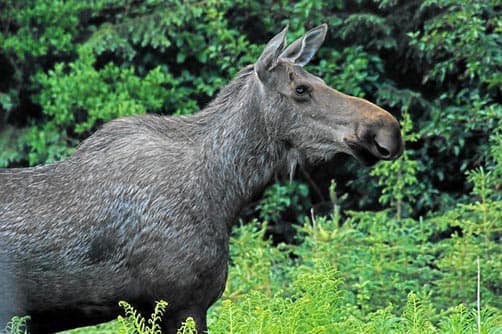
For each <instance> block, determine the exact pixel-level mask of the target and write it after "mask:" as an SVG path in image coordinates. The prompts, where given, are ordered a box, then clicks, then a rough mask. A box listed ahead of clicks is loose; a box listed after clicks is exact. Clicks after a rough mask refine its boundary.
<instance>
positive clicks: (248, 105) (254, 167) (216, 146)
mask: <svg viewBox="0 0 502 334" xmlns="http://www.w3.org/2000/svg"><path fill="white" fill-rule="evenodd" d="M263 94H264V91H263V89H262V87H261V83H260V82H259V81H258V78H257V76H256V74H255V72H254V70H253V68H252V67H248V68H245V69H244V70H243V71H241V73H239V75H238V76H237V78H236V79H235V80H234V81H232V82H231V83H230V84H229V85H228V86H226V87H225V88H224V89H223V90H222V92H221V93H220V94H219V95H218V97H217V98H216V99H215V100H214V101H213V102H212V103H211V104H210V105H209V106H208V107H207V108H206V109H205V110H204V111H203V112H201V116H202V115H204V114H205V115H206V116H209V118H210V121H208V122H207V126H206V133H205V136H204V140H203V147H202V149H203V152H202V154H203V156H204V163H205V172H204V173H205V175H204V180H207V182H208V184H207V186H205V189H204V190H205V194H206V195H207V196H209V197H210V198H209V201H210V202H212V203H213V204H212V205H211V206H213V208H214V209H217V210H218V211H219V212H220V213H222V214H225V216H226V218H227V219H228V220H233V219H234V218H235V216H236V215H237V214H238V213H239V211H240V209H241V208H242V206H243V205H244V204H245V203H246V202H247V201H249V200H250V199H251V198H252V197H253V196H254V195H255V194H256V193H258V192H259V191H260V190H261V189H262V188H263V187H264V186H265V185H266V183H268V182H269V181H270V179H271V178H272V177H273V175H274V173H276V172H277V171H278V170H279V169H280V168H281V166H282V164H283V160H284V159H283V156H284V149H283V148H282V145H280V144H279V143H277V142H276V141H275V140H274V139H273V138H271V135H270V134H269V131H267V126H266V123H265V120H264V113H263V106H262V104H263V103H264V102H263V101H265V100H266V99H265V98H264V96H263ZM228 223H229V224H230V223H232V221H228Z"/></svg>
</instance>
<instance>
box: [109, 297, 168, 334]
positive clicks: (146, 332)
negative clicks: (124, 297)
mask: <svg viewBox="0 0 502 334" xmlns="http://www.w3.org/2000/svg"><path fill="white" fill-rule="evenodd" d="M119 305H120V307H122V308H123V309H124V311H125V315H126V318H124V317H122V316H119V317H118V321H119V323H120V324H121V328H120V333H122V334H161V333H162V330H161V328H160V322H161V321H162V316H163V315H164V311H165V310H166V308H167V302H166V301H163V300H160V301H158V302H157V303H156V304H155V308H154V311H153V313H152V314H151V316H150V318H149V319H148V320H146V319H145V318H144V317H143V316H142V315H141V314H140V313H139V312H138V311H137V310H136V309H134V307H133V306H131V305H130V304H128V303H127V302H125V301H120V302H119Z"/></svg>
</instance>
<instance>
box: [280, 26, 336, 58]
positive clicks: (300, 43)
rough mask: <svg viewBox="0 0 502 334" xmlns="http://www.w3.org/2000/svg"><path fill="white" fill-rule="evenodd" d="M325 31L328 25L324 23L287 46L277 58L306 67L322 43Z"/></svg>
mask: <svg viewBox="0 0 502 334" xmlns="http://www.w3.org/2000/svg"><path fill="white" fill-rule="evenodd" d="M327 31H328V25H327V24H326V23H324V24H321V25H320V26H318V27H315V28H314V29H312V30H309V31H307V33H306V34H305V35H304V36H303V37H300V38H299V39H297V40H296V41H294V42H293V44H291V45H290V46H288V48H287V49H286V50H284V51H283V52H282V53H281V55H280V56H279V58H281V59H285V60H289V61H291V62H293V63H295V64H296V65H299V66H305V65H307V64H308V63H309V61H310V60H311V59H312V57H314V55H315V53H316V52H317V50H318V49H319V47H320V46H321V45H322V43H323V42H324V38H325V37H326V32H327Z"/></svg>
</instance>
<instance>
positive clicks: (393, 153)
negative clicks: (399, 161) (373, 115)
mask: <svg viewBox="0 0 502 334" xmlns="http://www.w3.org/2000/svg"><path fill="white" fill-rule="evenodd" d="M367 131H368V133H367V134H366V135H365V136H364V137H365V138H367V139H368V142H367V143H366V145H367V149H368V150H369V151H370V152H371V153H373V155H375V156H376V157H377V158H379V159H384V160H394V159H396V158H398V157H399V156H400V155H401V154H402V153H403V150H404V143H403V139H402V136H401V130H400V127H399V125H398V124H397V122H396V124H390V125H388V126H386V127H378V128H369V129H368V130H367Z"/></svg>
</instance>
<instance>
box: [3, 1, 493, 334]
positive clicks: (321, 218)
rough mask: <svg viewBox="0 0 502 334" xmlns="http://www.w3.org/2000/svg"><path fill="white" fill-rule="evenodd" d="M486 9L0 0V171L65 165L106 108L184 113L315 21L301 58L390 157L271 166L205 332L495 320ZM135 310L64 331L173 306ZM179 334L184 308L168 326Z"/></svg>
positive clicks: (140, 321)
mask: <svg viewBox="0 0 502 334" xmlns="http://www.w3.org/2000/svg"><path fill="white" fill-rule="evenodd" d="M501 11H502V7H501V5H500V1H497V0H468V1H460V0H425V1H419V0H412V1H395V0H355V1H346V0H336V1H311V0H299V1H295V2H287V1H278V2H277V1H275V2H266V5H264V4H263V1H256V0H251V1H242V0H238V1H230V0H208V1H202V2H201V1H177V0H169V1H167V0H166V1H163V0H153V1H146V2H141V1H135V2H127V3H125V2H124V1H121V0H98V1H91V2H85V1H79V0H68V1H64V2H61V1H53V0H38V1H35V0H24V1H17V0H4V1H3V3H2V6H1V10H0V27H1V29H0V72H1V73H2V76H0V167H20V166H28V165H36V164H41V163H49V162H53V161H57V160H60V159H63V158H64V157H66V156H67V155H68V154H70V153H71V152H72V150H73V149H74V148H75V147H76V145H78V143H79V142H81V141H82V140H83V139H85V138H86V137H87V136H89V135H90V134H91V133H92V132H93V131H95V130H96V129H97V128H98V127H99V126H100V125H101V124H103V123H104V122H107V121H109V120H111V119H113V118H116V117H120V116H125V115H130V114H138V113H147V112H150V113H163V114H187V113H192V112H195V111H196V110H198V109H199V108H201V107H203V106H204V105H205V104H207V102H208V101H209V100H210V99H211V98H212V97H213V96H214V95H215V94H216V93H217V90H218V89H219V88H220V87H222V86H223V85H224V84H225V83H227V82H228V81H229V80H230V79H231V77H232V76H233V75H234V74H235V73H236V72H237V71H238V70H239V69H240V68H241V67H242V66H244V65H247V64H249V63H252V62H254V60H255V59H256V57H257V56H258V55H259V53H260V51H261V49H262V48H263V45H264V43H265V42H266V41H267V40H268V39H269V38H270V37H271V36H272V35H273V34H274V33H277V32H278V31H280V29H281V28H282V27H283V26H284V25H286V24H289V26H290V31H291V34H290V36H289V40H292V39H293V38H294V37H297V36H299V35H301V34H302V33H304V32H305V29H307V28H310V27H313V26H315V25H318V24H320V23H324V22H326V23H328V25H329V33H328V37H327V40H326V42H325V44H324V46H323V47H322V48H321V49H320V51H319V53H318V56H317V57H316V59H315V60H314V62H313V63H312V64H311V65H309V68H308V70H309V71H311V72H312V73H315V74H317V75H319V76H321V77H322V78H323V79H324V80H325V81H326V83H327V84H329V85H331V86H333V87H335V88H337V89H338V90H340V91H343V92H346V93H348V94H352V95H356V96H361V97H365V98H366V99H369V100H371V101H374V102H376V103H378V104H379V105H381V106H382V107H384V108H386V109H387V110H389V111H391V112H393V113H394V114H395V115H396V116H397V117H398V118H399V119H400V120H401V124H402V126H403V133H404V135H405V139H406V144H407V149H406V152H405V154H404V155H403V157H402V158H401V159H399V160H397V161H394V162H382V163H379V164H378V165H377V166H376V167H375V168H373V169H368V168H362V167H361V166H359V164H358V163H357V162H355V161H353V160H351V161H347V162H346V163H344V164H343V165H342V164H337V168H336V170H335V171H333V170H332V168H329V166H332V165H330V164H327V165H326V166H321V167H320V168H318V169H316V170H314V171H309V170H301V173H297V174H298V175H297V179H298V181H294V182H291V183H290V182H289V176H285V177H279V181H280V182H279V183H277V184H275V185H272V186H271V187H270V188H269V189H268V190H266V191H265V194H264V196H263V198H262V199H261V200H259V202H257V203H255V204H256V208H254V209H252V210H248V211H250V212H252V214H251V216H253V217H254V218H256V219H249V220H250V221H251V222H250V223H243V224H242V226H240V227H237V228H235V230H234V235H233V238H232V245H231V254H232V260H231V265H230V273H229V280H228V285H227V289H226V292H225V295H224V297H223V298H222V300H220V301H218V303H217V304H216V305H215V306H214V307H213V308H212V309H211V312H210V314H209V321H210V323H209V328H210V330H211V332H212V333H349V334H350V333H502V245H501V242H500V240H501V235H502V191H501V189H502V105H501V104H500V101H501V100H502V90H501V87H502V74H501V71H500V68H501V65H502V51H501V50H502V48H501V44H500V41H501V40H502V36H501V35H502V20H501V19H500V17H502V15H501V14H502V13H501ZM331 179H335V180H336V184H337V188H336V189H335V183H332V184H331V186H330V180H331ZM326 205H327V207H328V209H327V210H322V209H319V210H318V209H317V208H319V207H326ZM311 207H315V208H316V209H315V210H314V211H313V212H311V209H310V208H311ZM370 210H371V211H370ZM317 212H322V214H321V215H317ZM285 221H288V222H292V223H293V224H289V223H288V226H293V228H291V229H290V230H291V231H294V232H284V231H283V229H281V228H278V226H281V225H280V224H283V223H284V222H285ZM281 233H282V234H287V235H281ZM277 235H279V238H276V237H277ZM272 237H274V239H272ZM272 240H276V241H277V240H288V241H292V242H289V243H287V244H285V243H277V242H273V241H272ZM478 263H479V266H480V270H479V271H478ZM478 274H479V275H480V281H479V284H480V288H479V290H478V288H477V286H478ZM478 293H479V295H480V299H479V300H478V299H477V294H478ZM167 302H169V301H167ZM478 303H479V306H480V312H479V313H478V311H477V306H478V305H477V304H478ZM133 306H134V305H133ZM133 306H129V305H127V304H123V307H124V310H125V315H123V318H120V319H119V321H115V322H111V323H107V324H103V325H100V326H97V327H93V328H86V329H78V330H75V331H72V332H76V333H77V332H78V333H116V332H123V333H156V332H158V327H157V324H158V319H159V317H162V315H163V314H168V313H169V305H167V306H166V305H165V304H164V303H160V304H158V308H157V310H156V313H155V314H154V315H152V317H151V318H150V315H143V316H144V317H146V318H144V317H143V316H140V315H138V314H137V313H136V312H135V311H134V308H133ZM163 312H164V313H163ZM117 316H119V315H117ZM147 319H150V320H147ZM478 320H480V328H478V325H477V322H478ZM23 324H24V320H23V319H22V318H16V319H13V321H12V323H11V324H10V327H9V331H12V332H13V333H23V332H24V327H23V326H24V325H23ZM192 332H193V323H192V322H191V320H187V323H186V324H185V326H184V328H183V329H181V330H180V333H192Z"/></svg>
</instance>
